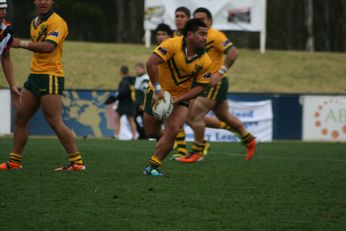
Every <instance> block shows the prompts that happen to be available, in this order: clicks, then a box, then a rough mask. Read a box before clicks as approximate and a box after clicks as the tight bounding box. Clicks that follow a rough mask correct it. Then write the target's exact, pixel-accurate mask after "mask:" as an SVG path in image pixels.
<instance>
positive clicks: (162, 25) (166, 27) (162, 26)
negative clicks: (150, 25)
mask: <svg viewBox="0 0 346 231" xmlns="http://www.w3.org/2000/svg"><path fill="white" fill-rule="evenodd" d="M158 31H164V32H166V33H167V34H168V35H169V36H172V35H173V31H172V29H171V27H170V26H169V25H167V24H165V23H160V24H159V25H157V27H156V29H155V33H157V32H158Z"/></svg>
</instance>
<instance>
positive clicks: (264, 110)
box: [185, 100, 273, 142]
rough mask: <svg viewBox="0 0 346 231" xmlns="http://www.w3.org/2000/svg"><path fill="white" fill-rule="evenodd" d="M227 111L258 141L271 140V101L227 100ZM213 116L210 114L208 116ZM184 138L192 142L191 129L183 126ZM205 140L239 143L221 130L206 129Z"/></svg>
mask: <svg viewBox="0 0 346 231" xmlns="http://www.w3.org/2000/svg"><path fill="white" fill-rule="evenodd" d="M228 106H229V111H230V113H232V114H233V115H235V116H236V117H237V118H238V119H239V120H240V121H242V122H243V124H244V126H245V128H246V129H247V130H249V131H250V132H251V133H252V134H253V135H254V136H256V137H257V139H258V140H259V141H263V142H268V141H272V140H273V109H272V102H271V100H263V101H258V102H238V101H231V100H228ZM209 115H210V116H213V114H212V113H210V114H209ZM185 133H186V138H187V140H189V141H193V140H194V134H193V131H192V129H191V128H190V127H189V126H188V125H185ZM205 139H206V140H208V141H217V142H232V141H236V142H237V141H239V138H238V137H237V136H235V135H234V134H233V133H231V132H229V131H227V130H222V129H212V128H207V129H206V132H205Z"/></svg>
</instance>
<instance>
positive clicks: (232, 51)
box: [210, 46, 238, 86]
mask: <svg viewBox="0 0 346 231" xmlns="http://www.w3.org/2000/svg"><path fill="white" fill-rule="evenodd" d="M225 54H226V57H225V61H224V63H223V65H222V66H221V67H220V69H219V70H218V71H217V72H215V73H214V74H213V76H212V78H211V80H210V85H211V86H216V84H217V83H218V82H219V81H220V80H221V79H222V78H223V76H224V75H225V74H226V73H227V71H228V69H230V68H231V67H232V66H233V64H234V63H235V61H236V59H237V58H238V50H237V48H235V47H234V46H232V47H230V48H229V49H227V50H226V52H225Z"/></svg>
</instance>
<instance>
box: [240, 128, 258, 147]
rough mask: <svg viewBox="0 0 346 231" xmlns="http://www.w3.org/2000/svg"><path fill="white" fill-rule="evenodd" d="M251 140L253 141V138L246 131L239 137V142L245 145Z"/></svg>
mask: <svg viewBox="0 0 346 231" xmlns="http://www.w3.org/2000/svg"><path fill="white" fill-rule="evenodd" d="M253 139H255V137H254V136H253V135H252V134H251V133H250V132H248V131H247V132H246V133H245V135H243V136H242V137H241V140H242V142H243V143H244V144H245V145H246V144H248V143H250V142H251V141H252V140H253Z"/></svg>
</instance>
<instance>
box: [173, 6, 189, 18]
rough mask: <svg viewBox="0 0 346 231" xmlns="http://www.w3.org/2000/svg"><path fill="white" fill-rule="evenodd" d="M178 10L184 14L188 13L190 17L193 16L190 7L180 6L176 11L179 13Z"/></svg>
mask: <svg viewBox="0 0 346 231" xmlns="http://www.w3.org/2000/svg"><path fill="white" fill-rule="evenodd" d="M177 12H183V13H184V14H186V16H187V17H188V18H190V17H191V11H190V10H189V9H188V8H186V7H185V6H180V7H178V8H177V9H175V13H177Z"/></svg>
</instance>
